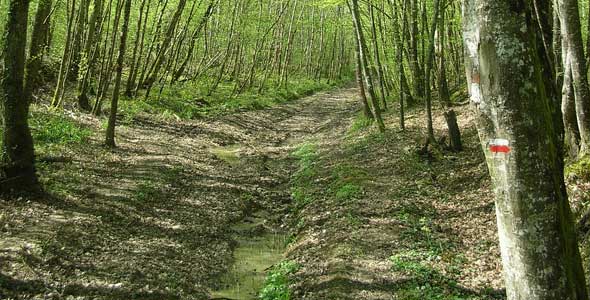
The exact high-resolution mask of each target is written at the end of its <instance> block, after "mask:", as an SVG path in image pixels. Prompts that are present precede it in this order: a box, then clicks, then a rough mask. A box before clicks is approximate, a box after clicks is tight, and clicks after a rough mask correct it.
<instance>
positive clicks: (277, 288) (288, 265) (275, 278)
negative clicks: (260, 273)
mask: <svg viewBox="0 0 590 300" xmlns="http://www.w3.org/2000/svg"><path fill="white" fill-rule="evenodd" d="M299 268H300V266H299V265H298V264H297V263H295V262H293V261H284V262H282V263H280V264H278V265H277V266H275V267H274V268H273V269H272V270H271V271H270V273H269V274H268V276H267V277H266V282H265V283H264V288H262V291H261V292H260V296H259V299H260V300H289V299H291V290H290V289H289V275H291V274H293V273H295V272H297V270H299Z"/></svg>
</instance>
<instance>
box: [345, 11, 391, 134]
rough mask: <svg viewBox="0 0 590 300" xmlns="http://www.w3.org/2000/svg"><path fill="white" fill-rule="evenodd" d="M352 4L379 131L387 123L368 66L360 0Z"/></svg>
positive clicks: (363, 70) (362, 64)
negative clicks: (384, 120)
mask: <svg viewBox="0 0 590 300" xmlns="http://www.w3.org/2000/svg"><path fill="white" fill-rule="evenodd" d="M351 2H352V6H350V11H351V13H352V19H353V22H354V27H355V31H356V37H357V40H358V44H359V54H360V58H361V66H362V67H361V70H362V74H363V78H364V79H365V83H366V87H367V91H368V92H369V95H370V97H371V104H372V108H373V116H374V117H375V121H377V126H378V127H379V131H381V132H384V131H385V124H384V123H383V119H382V118H381V108H380V107H379V100H377V95H376V94H375V89H374V88H373V78H372V75H371V71H370V70H369V66H368V64H369V63H368V59H367V55H368V53H369V51H368V49H367V44H366V42H365V36H364V33H363V26H362V24H361V19H360V13H359V6H358V0H351Z"/></svg>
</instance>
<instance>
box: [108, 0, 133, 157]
mask: <svg viewBox="0 0 590 300" xmlns="http://www.w3.org/2000/svg"><path fill="white" fill-rule="evenodd" d="M130 13H131V0H125V12H124V16H123V26H122V27H121V43H120V44H119V54H118V57H117V65H116V75H115V87H114V89H113V98H112V100H111V113H110V115H109V122H108V124H107V131H106V139H105V144H106V145H107V146H109V147H113V148H114V147H115V146H116V144H115V126H116V124H117V110H118V104H119V91H120V90H121V77H122V74H123V61H124V59H125V49H126V47H127V32H128V31H129V15H130ZM115 30H116V29H115Z"/></svg>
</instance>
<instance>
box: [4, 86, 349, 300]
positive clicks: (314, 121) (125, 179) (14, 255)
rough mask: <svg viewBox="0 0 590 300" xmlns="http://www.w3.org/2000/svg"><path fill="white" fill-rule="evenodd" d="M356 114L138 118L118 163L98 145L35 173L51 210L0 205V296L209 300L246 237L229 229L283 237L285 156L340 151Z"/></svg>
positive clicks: (337, 105) (319, 103) (282, 110)
mask: <svg viewBox="0 0 590 300" xmlns="http://www.w3.org/2000/svg"><path fill="white" fill-rule="evenodd" d="M356 110H357V102H356V95H355V90H354V89H343V90H338V91H334V92H326V93H319V94H316V95H314V96H310V97H307V98H304V99H300V100H297V101H293V102H290V103H288V104H284V105H279V106H276V107H273V108H269V109H265V110H259V111H251V112H243V113H238V114H234V115H230V116H226V117H222V118H220V119H218V120H199V121H191V122H171V123H164V122H160V121H155V120H152V119H150V118H138V119H136V120H134V121H133V123H131V124H128V125H126V126H122V127H121V128H120V129H119V131H118V146H119V148H118V149H117V150H115V151H114V152H111V151H107V150H106V149H103V148H101V147H100V146H99V145H100V137H98V136H97V137H96V139H95V140H92V141H91V142H90V143H89V145H85V147H84V148H80V149H73V150H71V153H69V154H70V155H72V157H73V158H74V161H73V162H72V163H69V164H59V165H49V166H44V167H42V168H41V173H42V176H43V178H45V181H46V182H45V184H47V185H50V186H51V187H52V189H54V190H57V191H60V192H58V193H56V195H55V196H54V197H53V198H51V199H44V201H41V202H39V203H17V204H16V205H14V204H12V203H8V202H3V201H0V205H1V208H2V209H3V210H4V211H5V212H6V215H7V216H10V217H4V218H0V221H2V224H0V225H3V226H4V227H3V228H5V230H4V232H3V237H2V243H0V245H2V248H3V249H1V250H2V252H0V259H1V264H0V271H2V272H1V276H2V278H0V279H2V280H0V282H1V283H0V287H1V288H2V289H0V296H5V297H9V296H16V295H28V296H37V297H45V299H62V298H64V297H67V296H74V297H82V299H85V298H93V299H179V298H180V299H207V298H208V297H210V296H209V295H210V293H211V291H212V290H215V289H223V288H224V286H221V285H220V281H219V279H220V278H221V277H222V275H223V274H224V273H226V272H227V271H228V269H229V268H230V266H231V265H232V264H233V261H232V257H233V255H232V251H233V249H236V247H238V248H239V245H237V244H236V234H239V235H244V234H247V233H245V232H243V231H242V232H236V230H237V229H236V226H235V225H236V224H240V223H244V222H243V221H244V220H246V221H247V220H248V218H250V219H252V220H251V222H252V223H255V225H256V226H251V228H249V229H248V230H251V231H252V233H251V234H252V235H258V236H259V235H263V234H265V233H269V232H279V231H281V230H282V229H281V228H282V227H283V226H284V225H285V224H284V221H285V216H286V214H288V211H287V207H288V206H287V205H286V204H288V203H289V197H290V195H289V189H288V182H289V178H290V175H291V173H292V171H293V167H294V164H293V163H294V162H293V159H291V158H290V157H289V153H290V152H291V151H292V150H293V149H294V148H295V147H296V146H297V145H298V144H299V143H301V142H303V141H305V140H310V139H311V140H315V141H324V142H335V141H337V140H338V139H341V138H342V137H343V136H344V133H345V132H346V130H347V128H348V126H349V124H350V122H351V120H352V118H353V117H354V116H355V112H356ZM66 154H68V153H66ZM261 212H263V213H261ZM39 220H41V221H39ZM254 231H255V232H254ZM259 271H260V270H259ZM0 298H1V297H0Z"/></svg>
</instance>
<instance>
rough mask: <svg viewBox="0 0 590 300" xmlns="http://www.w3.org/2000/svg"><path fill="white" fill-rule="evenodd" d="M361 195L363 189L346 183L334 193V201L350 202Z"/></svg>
mask: <svg viewBox="0 0 590 300" xmlns="http://www.w3.org/2000/svg"><path fill="white" fill-rule="evenodd" d="M362 193H363V188H362V187H360V186H358V185H356V184H354V183H347V184H345V185H343V186H341V187H340V188H338V190H337V191H336V194H335V196H336V199H337V200H339V201H350V200H354V199H358V198H359V197H360V196H361V195H362Z"/></svg>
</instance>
